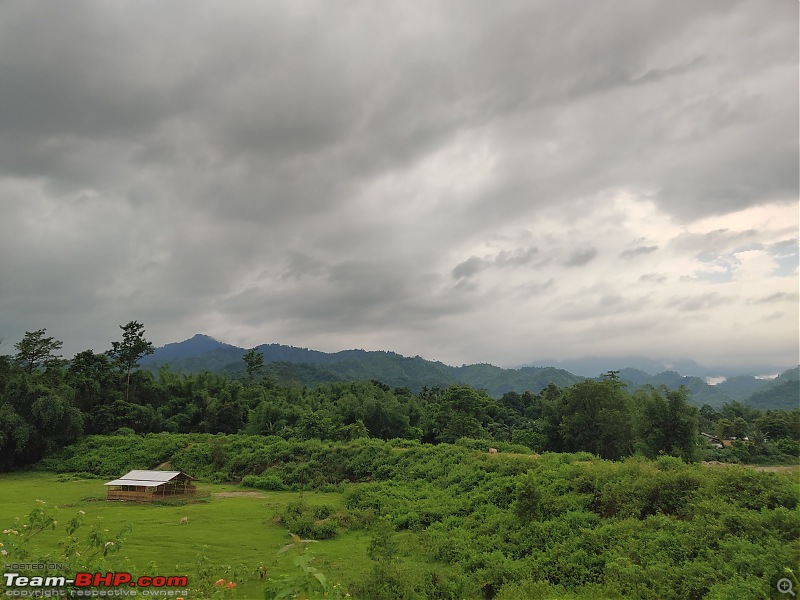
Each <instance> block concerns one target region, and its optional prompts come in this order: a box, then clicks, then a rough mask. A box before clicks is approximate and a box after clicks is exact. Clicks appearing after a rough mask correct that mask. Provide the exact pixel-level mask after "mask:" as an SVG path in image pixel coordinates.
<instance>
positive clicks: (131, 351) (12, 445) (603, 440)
mask: <svg viewBox="0 0 800 600" xmlns="http://www.w3.org/2000/svg"><path fill="white" fill-rule="evenodd" d="M120 329H121V330H122V336H121V340H119V341H114V342H112V343H111V348H110V349H109V350H107V351H106V352H104V353H95V352H94V351H93V350H85V351H83V352H79V353H78V354H76V355H75V356H74V357H73V358H72V359H71V360H64V359H63V358H62V357H61V356H60V355H59V354H58V351H59V350H60V349H61V348H62V346H63V343H62V342H61V341H59V340H56V339H54V338H53V337H48V336H47V335H46V330H45V329H40V330H37V331H34V332H26V334H25V336H24V337H23V339H22V340H21V341H20V342H18V343H17V344H15V346H14V347H15V349H16V350H17V352H16V354H15V355H13V356H0V469H2V470H9V469H15V468H23V467H25V466H26V465H29V464H32V463H35V462H37V461H38V460H40V459H41V458H42V457H43V456H45V455H47V454H49V453H51V452H52V451H54V450H55V449H57V448H59V447H62V446H64V445H66V444H70V443H72V442H74V441H75V440H77V439H79V438H80V437H81V436H83V435H90V434H110V433H118V432H132V433H136V434H145V433H153V432H172V433H226V434H232V433H247V434H251V435H276V436H280V437H282V438H284V439H288V440H307V439H319V440H328V441H347V440H353V439H357V438H367V437H369V438H378V439H394V438H401V439H409V440H416V441H419V442H423V443H429V444H440V443H455V442H457V441H458V440H461V439H463V438H471V439H477V440H489V441H491V442H493V443H507V444H516V445H519V446H521V447H525V448H527V449H530V450H534V451H537V452H542V451H553V452H578V451H586V452H591V453H592V454H595V455H597V456H600V457H602V458H609V459H620V458H623V457H626V456H630V455H633V454H639V455H643V456H646V457H650V458H653V457H657V456H659V455H671V456H676V457H679V458H681V459H683V460H684V461H687V462H691V461H696V460H698V459H700V458H702V457H703V455H704V452H705V453H708V452H710V451H707V450H705V449H704V444H703V442H702V440H700V439H699V438H698V432H699V431H710V432H712V433H716V434H718V435H720V436H722V437H735V438H737V443H736V444H735V447H731V448H726V449H724V450H723V451H721V452H718V453H716V454H712V455H710V456H711V457H712V458H716V459H721V460H732V461H735V462H751V461H757V460H759V458H764V457H766V458H768V459H769V460H772V461H778V462H780V461H781V460H788V459H791V458H792V457H796V456H798V449H800V443H798V440H800V411H797V410H795V411H766V412H764V411H758V410H755V409H752V408H748V407H744V406H742V405H741V404H738V403H733V404H731V405H725V406H724V407H722V408H721V409H714V408H711V407H709V406H703V407H702V408H700V409H699V410H698V409H697V408H695V407H693V406H691V405H690V404H689V402H688V399H689V392H688V390H686V389H685V388H680V389H677V390H673V389H668V388H666V387H663V386H662V387H661V388H658V389H657V388H653V387H649V388H646V389H642V390H637V391H635V392H633V393H630V392H629V391H628V390H627V389H626V387H625V384H624V383H623V382H622V381H620V379H619V376H618V373H616V372H613V371H612V372H609V373H607V374H606V375H605V376H604V377H603V378H601V379H600V380H585V381H581V382H579V383H576V384H573V385H571V386H568V387H558V386H556V385H555V384H552V383H551V384H550V385H549V386H547V387H546V388H545V389H544V390H542V391H541V392H540V393H538V394H535V393H532V392H524V393H521V394H520V393H516V392H507V393H506V394H504V395H503V396H501V397H500V398H492V397H491V396H489V395H488V394H487V393H486V392H485V391H483V390H478V389H474V388H472V387H470V386H467V385H450V386H448V387H445V388H439V387H433V388H428V387H423V388H422V390H421V391H420V392H419V393H412V392H411V391H410V390H409V389H407V388H402V387H400V388H391V387H389V386H388V385H385V384H383V383H381V382H379V381H375V380H372V381H355V382H334V383H327V384H321V385H318V386H316V387H308V386H304V385H301V384H298V383H296V382H293V381H290V380H285V379H282V378H281V377H280V376H279V373H280V365H278V366H277V368H275V366H274V365H270V367H273V368H267V367H266V366H265V365H264V361H263V355H262V354H261V353H260V352H258V351H257V350H256V349H252V350H250V351H248V352H247V353H246V354H245V356H244V365H245V369H244V374H243V375H242V376H241V377H236V376H232V375H224V374H219V373H212V372H208V371H204V372H201V373H197V374H184V373H177V372H175V371H172V370H170V369H169V368H168V367H167V366H163V367H162V368H161V369H160V370H159V372H158V373H157V374H156V375H153V374H151V373H149V372H147V371H144V370H140V369H139V368H138V366H139V361H140V360H141V359H142V358H143V357H144V356H146V355H148V354H150V353H152V352H153V346H152V344H151V343H150V342H149V341H147V339H146V338H145V330H144V326H143V325H142V324H141V323H139V322H137V321H131V322H129V323H127V324H126V325H121V326H120Z"/></svg>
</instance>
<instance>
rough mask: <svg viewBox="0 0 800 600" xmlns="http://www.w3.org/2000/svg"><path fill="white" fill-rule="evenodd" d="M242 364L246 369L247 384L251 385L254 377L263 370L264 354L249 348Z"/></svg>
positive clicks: (256, 349)
mask: <svg viewBox="0 0 800 600" xmlns="http://www.w3.org/2000/svg"><path fill="white" fill-rule="evenodd" d="M243 360H244V364H245V367H246V368H247V382H248V383H253V380H254V379H255V377H256V375H257V374H258V373H259V372H261V371H263V370H264V353H263V352H259V351H258V348H257V347H256V348H250V350H248V351H247V352H246V353H245V355H244V357H243Z"/></svg>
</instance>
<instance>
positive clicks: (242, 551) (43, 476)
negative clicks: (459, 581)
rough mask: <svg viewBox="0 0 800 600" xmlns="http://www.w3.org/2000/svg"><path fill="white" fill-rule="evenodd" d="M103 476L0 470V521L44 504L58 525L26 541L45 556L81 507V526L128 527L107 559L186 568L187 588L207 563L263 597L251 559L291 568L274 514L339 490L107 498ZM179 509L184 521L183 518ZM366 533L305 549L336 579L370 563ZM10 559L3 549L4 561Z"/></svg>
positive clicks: (15, 523) (207, 490)
mask: <svg viewBox="0 0 800 600" xmlns="http://www.w3.org/2000/svg"><path fill="white" fill-rule="evenodd" d="M104 481H105V480H103V479H75V480H73V479H69V478H67V477H64V476H60V475H56V474H52V473H37V472H28V473H21V474H2V475H0V495H1V497H2V501H1V502H0V526H2V529H6V528H12V529H19V527H20V523H22V522H23V517H24V516H25V515H26V514H28V513H29V512H30V511H31V510H32V509H33V508H34V507H36V506H41V507H45V508H46V510H48V511H51V512H52V514H53V516H54V517H55V518H56V520H57V521H58V522H59V524H60V525H59V526H57V527H56V530H55V531H45V532H42V533H41V534H40V535H38V536H36V538H34V539H33V540H32V541H31V550H32V556H33V557H34V558H33V560H40V561H43V562H46V561H48V560H52V559H53V557H57V556H58V555H59V550H60V548H59V544H60V543H61V542H62V541H63V539H64V537H65V535H64V530H63V525H64V524H66V523H67V522H68V520H69V519H71V518H72V517H73V516H75V515H76V514H77V513H78V511H81V510H82V511H84V512H85V513H86V514H85V516H84V519H85V521H84V525H85V526H86V527H91V526H92V525H95V524H97V525H99V526H100V527H101V528H102V529H108V532H109V534H110V535H111V536H113V535H114V534H115V533H116V532H118V531H119V530H121V529H122V528H123V527H125V526H126V525H129V526H130V527H131V530H130V533H128V534H127V535H126V536H125V538H124V544H123V545H122V548H121V550H120V552H119V554H117V555H115V558H114V561H113V565H114V566H117V565H124V566H125V568H129V570H130V572H131V573H132V574H133V575H134V576H137V575H144V574H148V575H187V576H188V577H189V582H190V588H191V583H192V579H193V577H192V576H193V575H194V574H196V573H197V571H198V569H199V568H207V569H209V570H210V571H212V572H216V573H218V578H224V579H226V580H229V581H230V580H234V581H236V583H237V588H236V597H237V598H263V596H264V584H263V582H262V581H261V580H260V578H259V575H258V571H257V569H258V567H259V566H260V565H262V564H263V565H265V566H266V567H267V568H268V573H269V574H270V575H275V574H279V573H283V572H289V571H290V570H291V569H292V568H293V567H292V566H291V557H290V556H287V555H279V554H278V551H279V550H280V549H281V548H282V547H283V546H285V545H286V544H287V542H290V541H291V539H290V537H289V535H288V532H287V529H286V528H285V527H283V526H282V525H281V524H280V523H276V522H275V519H274V516H275V515H276V514H277V513H279V512H280V511H281V510H282V509H283V508H285V506H286V505H287V503H289V502H292V501H295V502H296V501H298V499H299V498H300V497H301V496H302V498H303V501H304V502H306V503H307V504H308V505H310V506H314V505H323V504H324V505H333V506H339V505H340V504H341V495H340V494H338V493H321V492H261V491H258V492H254V491H252V490H251V491H246V490H244V489H243V488H241V487H239V486H236V485H224V484H203V483H200V484H199V486H198V487H199V490H198V491H199V493H200V494H199V495H200V496H201V498H199V500H198V501H196V502H193V503H187V504H183V505H163V504H158V503H154V504H149V503H138V502H107V501H105V493H106V488H105V487H104V486H103V483H104ZM204 494H210V495H209V496H208V497H202V496H203V495H204ZM37 501H38V502H37ZM42 503H46V504H42ZM184 517H186V518H188V523H185V524H182V523H181V519H182V518H184ZM368 541H369V537H368V535H367V534H365V533H364V532H363V531H354V532H349V533H345V534H341V535H338V536H337V537H335V538H334V539H330V540H325V541H324V542H319V543H316V544H313V545H309V546H310V547H309V549H308V552H309V553H310V554H311V555H313V556H314V563H313V564H314V565H315V566H316V567H317V568H319V569H320V570H321V571H322V572H323V573H325V574H326V576H327V577H328V579H329V581H330V582H331V583H336V582H343V581H344V580H345V579H350V580H352V579H353V578H359V577H361V576H363V575H365V574H366V573H367V571H368V570H369V568H370V565H371V563H370V561H369V559H368V558H367V556H366V547H367V543H368ZM312 546H313V547H312ZM37 557H38V558H37ZM11 559H12V557H11V556H8V557H5V562H8V561H10V560H11ZM215 578H217V577H215ZM190 597H197V596H194V595H190Z"/></svg>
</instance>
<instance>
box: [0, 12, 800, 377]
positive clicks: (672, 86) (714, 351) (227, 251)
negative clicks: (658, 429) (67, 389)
mask: <svg viewBox="0 0 800 600" xmlns="http://www.w3.org/2000/svg"><path fill="white" fill-rule="evenodd" d="M797 23H798V7H797V5H796V4H795V3H788V2H787V3H772V4H770V5H769V6H763V5H756V4H754V3H749V2H731V1H728V0H725V1H709V2H703V3H682V4H680V5H675V4H674V3H663V2H655V1H639V0H637V1H633V0H628V1H620V2H603V3H590V4H587V3H585V2H573V1H566V2H558V3H553V2H529V1H525V2H503V3H500V4H497V3H463V2H455V1H452V2H450V1H441V2H424V3H423V2H400V3H367V2H359V1H355V0H354V1H352V2H341V3H328V2H270V3H262V2H246V1H232V2H225V3H212V2H197V1H194V0H193V1H191V2H190V1H188V0H176V1H173V2H169V3H164V2H155V1H144V2H140V3H137V5H136V7H132V6H131V5H129V4H128V3H124V2H118V1H113V0H112V1H105V0H104V1H99V0H97V1H77V2H71V3H69V4H68V5H67V4H60V3H56V4H53V3H49V2H43V1H42V2H36V1H30V0H25V1H22V0H19V1H11V2H6V3H4V4H3V5H2V7H0V81H3V82H4V83H3V93H2V94H0V197H2V198H3V209H4V210H3V218H2V219H0V251H1V252H2V255H3V256H4V257H5V259H4V260H3V261H2V263H0V290H2V293H0V337H2V338H4V339H5V340H6V341H5V344H4V345H3V346H0V352H5V353H12V352H13V343H14V342H15V341H17V340H19V339H20V338H21V337H22V335H23V334H24V332H25V331H26V330H28V331H30V330H34V329H38V328H41V327H46V328H47V329H48V334H49V335H54V336H56V337H57V338H59V339H63V340H65V342H66V343H65V347H64V351H65V354H67V355H70V354H71V353H74V352H77V351H80V350H82V349H85V348H90V347H91V348H94V349H95V350H97V351H102V350H105V349H107V348H108V347H110V342H111V341H112V340H115V339H117V338H118V335H119V330H118V328H117V326H118V325H119V324H122V323H125V322H127V321H129V320H131V319H138V320H140V321H142V322H144V323H145V325H146V327H147V330H148V333H149V336H150V338H151V339H152V340H153V341H154V342H155V343H157V344H163V343H166V342H170V341H175V340H178V339H184V338H186V337H189V336H191V335H192V334H193V333H195V332H205V333H209V334H211V335H214V336H216V337H218V338H219V339H221V340H223V341H227V342H230V343H235V344H238V345H242V346H249V345H254V344H257V343H263V342H272V341H275V342H280V343H287V344H293V345H299V346H307V347H314V348H319V349H323V350H331V351H334V350H340V349H344V348H350V347H364V348H368V349H391V350H396V351H398V352H402V353H405V354H411V355H415V354H421V355H423V356H425V357H427V358H433V359H439V360H442V361H445V362H449V363H452V364H461V363H463V362H478V361H486V362H493V363H495V364H501V365H504V366H511V365H517V364H521V363H529V362H535V361H536V359H537V358H544V357H555V358H567V357H577V356H584V355H591V354H603V355H614V354H619V355H623V354H625V355H630V354H635V353H638V354H645V355H649V356H654V357H678V356H680V357H688V358H693V359H695V360H699V361H705V362H712V363H721V362H739V363H745V362H747V361H748V360H751V359H754V358H757V359H758V360H759V362H762V363H763V362H770V361H771V362H775V363H778V364H786V365H791V364H796V363H797V362H798V296H797V289H798V270H797V265H798V239H797V238H798V211H797V201H798V136H797V131H798V115H797V106H798V88H797V71H798V58H797V39H798V25H797Z"/></svg>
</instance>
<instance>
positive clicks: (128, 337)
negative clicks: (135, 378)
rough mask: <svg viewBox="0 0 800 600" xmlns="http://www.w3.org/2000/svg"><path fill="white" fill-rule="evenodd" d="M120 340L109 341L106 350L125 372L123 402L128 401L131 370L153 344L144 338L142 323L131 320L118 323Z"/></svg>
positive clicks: (150, 350) (151, 350) (148, 352)
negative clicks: (120, 330) (121, 323)
mask: <svg viewBox="0 0 800 600" xmlns="http://www.w3.org/2000/svg"><path fill="white" fill-rule="evenodd" d="M119 328H120V329H122V341H121V342H111V350H109V351H108V352H106V354H108V355H109V356H110V357H111V358H112V359H114V361H116V362H117V364H118V365H119V366H120V368H121V369H122V371H124V372H125V402H127V401H128V398H129V396H130V388H131V372H132V371H133V370H134V369H136V368H138V366H139V360H141V359H142V358H143V357H145V356H147V355H148V354H152V353H153V352H154V349H153V344H151V343H150V342H148V341H147V340H146V339H144V325H142V324H141V323H139V322H138V321H131V322H130V323H128V324H127V325H120V326H119Z"/></svg>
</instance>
